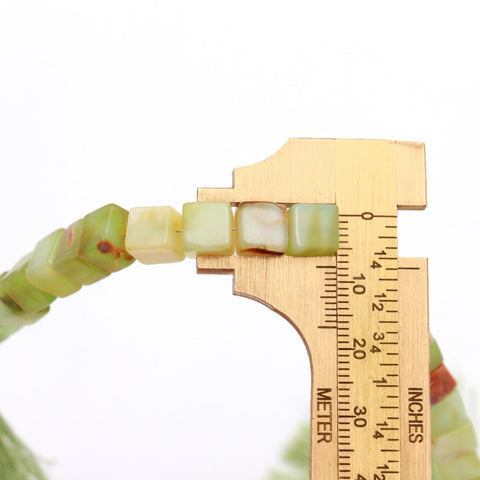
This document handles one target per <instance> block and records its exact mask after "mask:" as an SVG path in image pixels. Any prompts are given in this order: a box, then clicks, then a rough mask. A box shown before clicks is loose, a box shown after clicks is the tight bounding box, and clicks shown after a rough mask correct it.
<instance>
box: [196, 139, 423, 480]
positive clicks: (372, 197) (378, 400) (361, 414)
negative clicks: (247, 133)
mask: <svg viewBox="0 0 480 480" xmlns="http://www.w3.org/2000/svg"><path fill="white" fill-rule="evenodd" d="M424 153H425V150H424V146H423V145H422V144H417V143H409V142H392V141H377V140H343V139H342V140H334V139H291V140H290V141H289V142H288V143H287V144H285V146H284V147H282V149H281V150H279V151H278V152H276V153H275V154H274V155H273V156H272V157H270V158H268V159H267V160H265V161H263V162H260V163H256V164H254V165H250V166H248V167H241V168H238V169H235V171H234V186H233V187H232V188H225V189H209V188H206V189H205V188H201V189H199V190H198V200H199V201H212V202H213V201H227V202H230V203H231V204H233V205H238V204H239V203H242V202H247V201H264V202H273V203H283V204H295V203H330V204H336V205H337V206H338V208H339V211H340V213H341V214H342V217H341V219H340V230H339V235H341V237H339V241H340V244H339V249H338V252H337V255H336V257H322V258H318V257H290V256H281V257H274V258H273V257H258V256H252V257H249V256H240V255H238V256H236V255H231V256H198V257H197V271H198V273H221V274H225V273H231V274H234V294H236V295H242V296H245V297H248V298H251V299H255V300H257V301H259V302H260V303H262V304H263V305H265V306H267V307H269V308H272V309H273V310H274V311H276V312H278V313H280V314H281V315H282V317H283V318H285V319H286V320H288V321H289V322H290V323H291V324H292V325H293V326H294V327H295V329H296V330H297V331H298V333H299V334H300V335H301V337H302V340H303V341H304V343H305V346H306V349H307V352H308V355H309V360H310V365H311V371H312V383H311V393H312V402H311V429H310V480H335V479H337V480H391V479H392V478H393V479H394V480H410V479H412V478H415V479H418V480H429V479H430V478H431V472H430V468H429V459H430V449H429V446H430V428H429V427H430V425H429V416H428V412H429V408H428V405H429V398H428V395H429V375H428V368H425V369H419V368H418V365H425V366H427V364H428V325H427V321H428V315H427V310H428V308H427V303H426V301H427V289H426V262H425V261H422V260H421V259H420V260H418V259H399V260H398V262H399V265H400V268H399V267H398V265H397V256H398V254H397V249H396V247H397V239H396V238H395V237H396V215H397V209H423V208H424V207H425V205H426V194H425V181H426V176H425V162H424V160H425V157H424ZM372 212H374V213H372ZM380 237H382V238H380ZM372 257H373V259H372ZM373 261H375V262H377V263H378V264H379V265H381V266H377V265H376V264H373ZM372 264H373V267H372ZM414 268H415V270H414ZM387 269H388V270H387ZM363 289H364V291H363ZM376 295H377V296H376ZM398 298H400V301H399V302H398V301H395V300H398ZM411 299H415V302H413V301H411ZM373 304H375V305H376V306H375V307H374V306H373ZM399 318H400V322H399ZM419 319H421V320H422V322H423V323H422V324H421V325H420V322H419ZM374 335H376V336H375V337H374ZM382 335H383V337H382ZM397 336H399V337H400V341H401V345H400V351H401V355H400V352H399V349H398V345H396V343H397V344H398V337H397ZM343 342H346V343H343ZM377 349H378V350H380V351H377ZM362 352H363V353H362ZM399 369H400V372H401V375H400V373H399ZM399 375H400V376H399ZM398 385H400V387H398ZM413 404H414V405H415V406H416V408H417V409H420V408H421V412H420V413H415V417H412V415H411V414H409V408H410V405H413ZM399 405H400V409H399ZM419 405H420V406H419ZM400 423H401V425H400V426H399V424H400ZM377 432H378V433H377ZM412 432H413V433H415V434H414V435H413V434H412ZM398 439H400V441H399V440H398ZM418 439H421V441H420V440H418Z"/></svg>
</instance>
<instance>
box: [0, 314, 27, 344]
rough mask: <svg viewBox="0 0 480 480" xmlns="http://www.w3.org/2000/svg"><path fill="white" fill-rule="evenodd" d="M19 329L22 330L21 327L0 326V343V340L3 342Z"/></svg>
mask: <svg viewBox="0 0 480 480" xmlns="http://www.w3.org/2000/svg"><path fill="white" fill-rule="evenodd" d="M0 315H1V313H0ZM21 328H22V325H9V326H3V325H0V342H1V341H2V340H5V339H6V338H7V337H9V336H10V335H11V334H12V333H15V332H17V331H18V330H20V329H21Z"/></svg>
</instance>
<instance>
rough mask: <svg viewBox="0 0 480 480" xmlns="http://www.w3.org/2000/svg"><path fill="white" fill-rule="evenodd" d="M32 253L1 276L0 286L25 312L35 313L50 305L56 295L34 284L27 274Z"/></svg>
mask: <svg viewBox="0 0 480 480" xmlns="http://www.w3.org/2000/svg"><path fill="white" fill-rule="evenodd" d="M30 257H31V254H29V255H27V256H26V257H24V258H22V259H21V260H20V261H19V262H18V263H17V264H16V265H15V266H14V267H13V269H12V270H10V271H9V272H7V273H5V274H4V275H2V277H0V287H1V288H2V289H3V290H5V292H6V293H7V295H8V296H9V297H10V298H11V299H12V300H13V301H14V302H15V303H16V304H17V305H18V306H19V307H20V309H21V310H22V311H23V312H25V313H35V312H38V311H39V310H43V309H44V308H46V307H48V306H49V305H50V304H51V303H52V302H53V301H54V300H55V298H56V297H55V296H54V295H52V294H50V293H47V292H44V291H42V290H40V289H38V288H37V287H35V286H33V285H32V284H31V283H30V282H29V281H28V280H27V277H26V275H25V271H26V269H27V264H28V262H29V260H30Z"/></svg>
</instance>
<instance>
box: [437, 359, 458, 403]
mask: <svg viewBox="0 0 480 480" xmlns="http://www.w3.org/2000/svg"><path fill="white" fill-rule="evenodd" d="M456 385H457V382H456V381H455V379H454V378H453V377H452V375H451V374H450V372H449V371H448V370H447V368H446V367H445V365H443V364H442V365H440V366H439V367H438V368H436V369H435V370H434V371H433V372H432V373H431V374H430V395H431V396H430V403H431V404H432V405H435V404H436V403H438V402H439V401H440V400H442V399H443V398H445V397H446V396H447V395H448V394H449V393H450V392H452V390H453V389H454V388H455V386H456Z"/></svg>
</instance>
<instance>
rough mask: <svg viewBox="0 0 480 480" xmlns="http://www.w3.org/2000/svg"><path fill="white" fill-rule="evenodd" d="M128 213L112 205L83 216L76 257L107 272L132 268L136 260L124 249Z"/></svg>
mask: <svg viewBox="0 0 480 480" xmlns="http://www.w3.org/2000/svg"><path fill="white" fill-rule="evenodd" d="M127 220H128V211H127V210H125V209H123V208H121V207H119V206H118V205H115V204H113V203H111V204H109V205H105V206H104V207H101V208H98V209H97V210H94V211H93V212H91V213H89V214H88V215H85V217H84V219H83V225H82V233H81V236H80V241H79V244H78V252H77V253H78V256H79V257H80V258H81V259H83V260H85V261H86V262H89V263H91V264H93V265H96V266H97V267H99V268H102V269H103V270H106V271H107V272H110V273H113V272H118V271H119V270H122V269H123V268H125V267H128V266H129V265H131V264H132V263H133V262H134V261H135V259H134V258H133V257H132V256H131V255H130V254H129V253H128V252H127V250H126V249H125V234H126V232H127Z"/></svg>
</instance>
